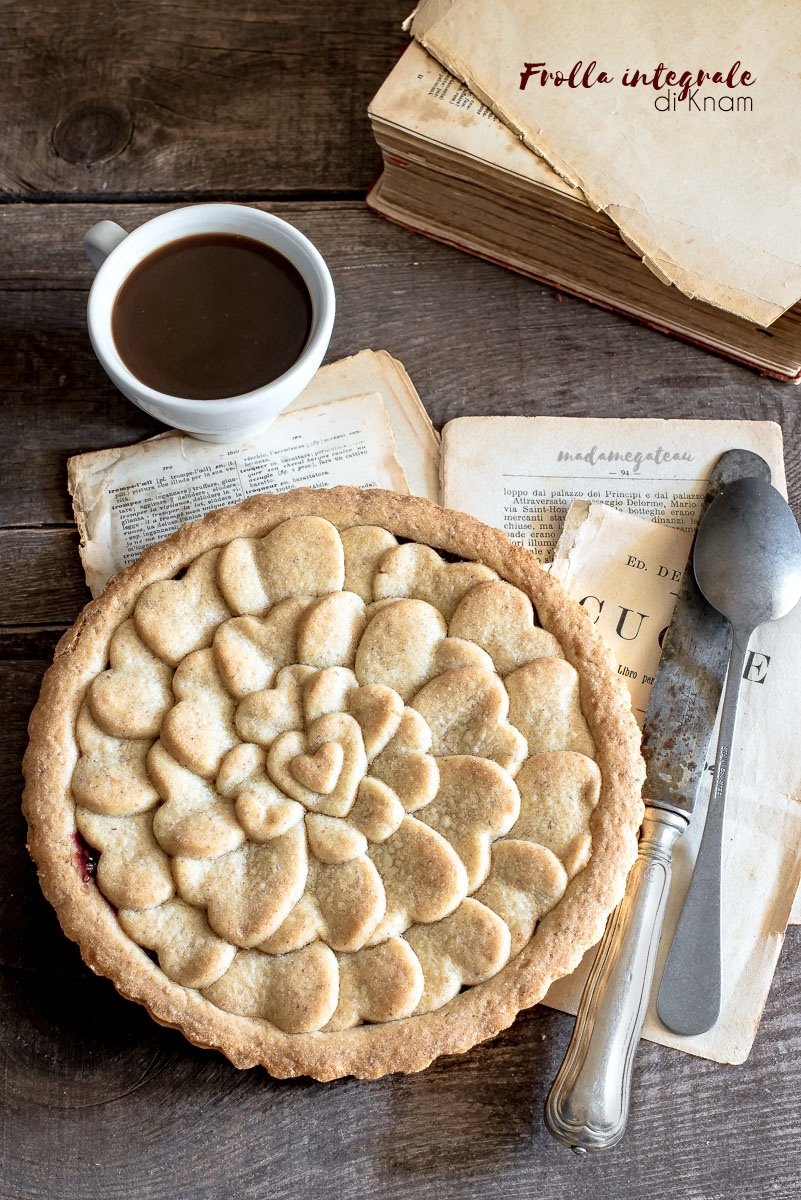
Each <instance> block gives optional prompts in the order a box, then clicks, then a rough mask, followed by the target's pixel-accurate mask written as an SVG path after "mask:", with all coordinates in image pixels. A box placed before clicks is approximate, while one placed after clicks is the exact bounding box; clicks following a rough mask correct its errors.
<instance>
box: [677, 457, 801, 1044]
mask: <svg viewBox="0 0 801 1200" xmlns="http://www.w3.org/2000/svg"><path fill="white" fill-rule="evenodd" d="M693 567H694V570H695V578H696V580H697V582H698V586H699V588H700V589H701V591H702V592H703V594H704V596H705V597H706V599H707V600H708V601H709V603H710V604H711V605H712V607H713V608H716V609H717V610H718V612H720V613H722V614H723V616H724V617H726V619H727V620H728V621H729V622H730V623H731V627H732V644H731V655H730V658H729V669H728V674H727V676H726V688H725V691H724V694H723V705H722V708H721V713H720V731H719V734H718V747H717V754H716V757H715V774H714V778H713V781H712V791H711V793H710V797H709V808H708V810H707V817H706V824H705V826H704V833H703V837H702V839H701V845H700V847H699V850H698V858H697V859H696V863H695V870H694V872H693V877H692V881H691V883H690V888H689V890H688V892H687V898H686V900H685V901H684V908H683V909H682V913H681V917H680V919H679V923H678V925H677V927H676V932H675V934H674V938H673V945H672V947H671V950H670V954H669V956H668V960H667V963H666V965H665V969H664V972H663V974H662V982H661V984H660V988H659V998H658V1001H657V1012H658V1013H659V1017H660V1020H661V1021H662V1022H663V1023H664V1024H665V1025H667V1027H668V1029H672V1030H673V1031H674V1032H675V1033H680V1034H684V1035H686V1036H688V1037H689V1036H691V1035H693V1034H696V1033H706V1031H707V1030H708V1029H711V1028H712V1026H713V1025H714V1024H715V1022H716V1021H717V1019H718V1017H719V1015H720V866H721V845H722V835H723V812H724V805H725V801H726V786H727V783H728V777H729V766H730V763H731V753H732V741H733V738H734V728H735V722H736V719H737V701H738V699H739V693H740V681H741V679H742V675H743V671H744V669H745V661H746V655H747V653H748V643H749V641H750V639H751V634H752V633H753V632H754V630H755V629H757V628H758V627H759V626H760V625H763V624H764V623H765V622H766V621H775V620H777V619H778V618H779V617H783V616H785V615H786V614H787V613H789V612H790V611H791V609H793V608H795V606H796V604H797V603H798V601H799V599H801V533H800V532H799V529H798V525H797V524H796V521H795V518H794V516H793V514H792V512H791V511H790V507H789V505H788V504H787V502H786V501H785V500H784V499H783V497H782V496H781V495H780V494H779V492H777V491H776V489H775V488H773V487H771V485H770V484H769V483H766V482H765V481H764V480H762V479H738V480H735V481H734V482H733V483H730V484H729V485H728V486H727V487H725V488H724V489H723V491H722V492H721V494H720V495H719V496H718V498H717V499H716V500H714V501H713V502H712V504H710V506H709V508H708V509H707V511H706V515H705V516H704V518H703V520H702V522H701V524H700V526H699V528H698V534H697V536H696V540H695V553H694V556H693Z"/></svg>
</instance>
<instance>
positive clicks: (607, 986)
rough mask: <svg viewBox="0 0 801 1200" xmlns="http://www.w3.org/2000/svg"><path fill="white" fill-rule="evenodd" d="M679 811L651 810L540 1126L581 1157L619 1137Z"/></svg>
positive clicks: (680, 825) (679, 828) (683, 823)
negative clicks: (543, 1124) (543, 1122)
mask: <svg viewBox="0 0 801 1200" xmlns="http://www.w3.org/2000/svg"><path fill="white" fill-rule="evenodd" d="M686 828H687V820H686V818H685V817H683V816H680V815H679V814H678V813H674V812H669V811H668V810H666V809H660V808H655V807H653V806H652V805H649V806H648V807H647V808H646V810H645V819H644V821H643V825H642V833H641V835H640V844H639V853H638V855H637V859H636V862H635V863H634V866H633V867H632V869H631V872H630V874H629V878H628V882H627V884H626V894H625V895H624V897H623V899H622V900H621V902H620V904H619V905H618V906H617V908H616V909H615V911H614V912H613V913H612V915H611V917H610V918H609V921H608V923H607V926H606V931H605V933H604V936H603V938H602V939H601V942H600V943H599V946H598V953H597V954H596V956H595V962H594V963H593V965H592V968H591V970H590V973H589V975H588V977H587V982H586V984H585V985H584V992H583V993H582V997H581V1003H580V1005H579V1010H578V1015H577V1016H576V1024H575V1028H574V1030H573V1036H572V1038H571V1039H570V1045H569V1046H568V1048H567V1053H566V1054H565V1059H564V1062H563V1063H562V1066H561V1067H560V1068H559V1071H558V1073H557V1076H556V1079H555V1080H554V1082H553V1086H552V1087H551V1090H550V1092H549V1094H548V1099H547V1101H546V1104H545V1124H546V1125H547V1127H548V1129H549V1130H550V1132H551V1133H552V1134H553V1136H554V1137H555V1138H557V1139H558V1141H560V1142H562V1143H563V1144H564V1145H565V1146H569V1147H570V1149H571V1150H575V1151H576V1153H578V1154H585V1153H586V1152H587V1151H588V1150H606V1149H609V1148H610V1147H612V1146H614V1145H616V1143H617V1142H619V1141H620V1139H621V1137H622V1136H623V1131H624V1130H625V1128H626V1121H627V1119H628V1113H629V1096H630V1092H631V1066H632V1061H633V1059H634V1051H635V1050H636V1048H637V1042H638V1041H639V1038H640V1031H641V1029H642V1024H643V1021H644V1020H645V1012H646V1009H647V1007H648V1000H649V998H650V995H651V984H652V982H653V975H654V963H655V961H656V951H657V948H658V946H659V937H660V934H661V932H662V922H663V920H664V917H665V906H666V903H667V896H668V891H669V888H670V875H671V855H672V851H673V843H674V842H675V841H676V838H677V837H679V836H680V835H681V834H682V833H683V832H684V831H685V829H686Z"/></svg>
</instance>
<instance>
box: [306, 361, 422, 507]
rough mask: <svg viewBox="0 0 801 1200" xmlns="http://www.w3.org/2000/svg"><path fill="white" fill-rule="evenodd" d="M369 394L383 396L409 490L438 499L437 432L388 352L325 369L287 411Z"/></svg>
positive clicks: (405, 373)
mask: <svg viewBox="0 0 801 1200" xmlns="http://www.w3.org/2000/svg"><path fill="white" fill-rule="evenodd" d="M367 392H377V393H378V394H379V395H380V397H381V400H382V403H383V405H384V409H385V411H386V414H387V419H388V421H389V425H390V428H391V430H392V436H393V439H394V442H395V453H396V456H397V459H398V462H399V463H400V465H401V467H402V468H403V472H404V474H405V476H406V479H407V480H408V483H409V490H410V491H411V493H412V494H413V495H414V496H425V497H426V498H427V499H428V500H435V501H436V500H439V434H437V432H436V431H435V429H434V426H433V425H432V424H431V418H430V417H429V415H428V413H427V412H426V410H425V408H424V406H423V403H422V401H421V400H420V397H419V396H418V394H417V391H416V390H415V387H414V384H413V383H412V381H411V379H410V378H409V375H408V374H407V372H406V370H405V368H404V366H403V364H402V363H400V362H399V361H398V360H397V358H393V357H392V355H391V354H388V353H387V351H386V350H361V351H360V352H359V353H358V354H354V355H352V356H351V357H350V358H341V359H339V360H338V361H337V362H333V363H329V364H328V365H327V366H325V367H321V368H320V370H319V371H318V372H317V374H316V375H315V376H314V378H313V379H312V381H311V383H310V384H309V385H308V387H307V388H306V389H305V390H304V391H303V392H301V394H300V396H299V397H298V398H297V400H295V401H293V403H292V404H290V406H289V408H287V410H286V412H287V413H292V412H298V411H299V410H300V409H302V408H310V407H313V406H314V405H317V404H328V403H329V402H330V401H332V400H345V399H347V398H348V397H349V396H360V395H364V394H365V393H367ZM350 482H355V481H354V480H351V481H350Z"/></svg>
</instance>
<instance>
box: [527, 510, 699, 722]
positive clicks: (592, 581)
mask: <svg viewBox="0 0 801 1200" xmlns="http://www.w3.org/2000/svg"><path fill="white" fill-rule="evenodd" d="M691 545H692V534H691V533H688V532H687V531H686V530H683V529H674V528H673V527H672V526H670V525H656V524H654V522H652V521H643V520H642V519H641V518H640V517H632V516H629V515H628V514H627V513H622V512H618V510H617V509H615V508H610V507H609V506H608V505H606V504H590V503H589V502H587V501H584V500H574V501H573V503H572V504H571V505H570V508H569V509H568V512H567V517H566V518H565V525H564V529H563V530H562V536H561V537H560V538H559V541H558V543H557V546H556V553H555V554H554V560H553V566H552V568H551V574H552V575H555V576H556V577H557V579H559V580H560V582H561V583H563V584H564V586H565V588H566V589H567V591H568V592H569V593H570V595H571V596H574V597H575V598H576V599H577V600H579V601H580V603H581V604H582V605H583V606H584V608H585V610H586V611H587V612H588V613H589V614H590V616H591V617H592V621H593V624H594V625H595V628H596V630H597V631H598V632H599V633H600V634H601V636H602V637H603V639H604V641H606V642H607V643H608V645H609V646H611V647H612V651H613V653H614V655H615V658H616V660H617V669H618V674H619V675H621V677H622V678H623V679H625V681H626V684H627V686H628V689H629V692H630V693H631V703H632V707H633V709H634V715H635V717H636V718H637V721H638V722H639V724H640V725H642V723H643V721H644V720H645V713H646V710H647V708H648V699H649V697H650V695H651V687H652V685H653V682H654V677H655V675H656V672H657V669H658V667H659V660H660V658H661V657H662V638H663V636H664V633H665V631H666V629H667V627H668V626H669V625H670V621H671V618H672V616H673V609H674V608H675V606H676V599H677V596H678V592H679V588H680V586H681V579H682V575H683V574H684V568H685V566H686V563H687V556H688V554H689V553H690V546H691Z"/></svg>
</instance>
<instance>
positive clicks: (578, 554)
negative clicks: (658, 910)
mask: <svg viewBox="0 0 801 1200" xmlns="http://www.w3.org/2000/svg"><path fill="white" fill-rule="evenodd" d="M690 540H691V539H690V537H689V535H687V534H682V533H679V532H677V531H676V530H673V529H666V528H665V527H663V526H657V525H653V524H651V523H650V522H646V521H642V520H640V519H639V518H637V517H630V516H625V515H623V514H622V513H620V512H617V511H615V510H613V509H610V508H608V507H606V506H605V505H598V504H593V505H584V504H580V503H579V504H577V505H574V506H572V508H571V512H570V514H569V517H568V522H567V523H566V530H565V533H564V534H563V536H562V538H561V539H560V542H559V546H558V547H557V552H556V556H555V559H554V566H553V571H554V574H556V575H558V576H559V578H560V579H561V580H562V582H563V583H564V584H565V586H566V588H567V590H568V591H569V592H570V593H571V594H572V595H573V596H574V597H575V598H576V599H578V600H582V601H583V602H584V603H585V604H586V605H587V608H588V611H590V612H594V611H595V610H596V609H597V608H598V603H597V602H596V601H595V600H594V598H595V597H600V598H601V599H602V601H603V605H604V608H603V610H602V611H601V613H600V614H599V617H598V620H597V628H599V630H600V631H601V632H602V633H603V635H604V636H605V637H606V638H607V640H608V641H609V644H610V646H611V647H612V649H613V652H614V654H615V655H616V657H617V660H618V663H619V668H618V669H619V670H620V668H621V667H622V668H623V670H621V674H622V675H623V676H624V678H625V679H626V683H627V684H628V685H629V689H630V691H631V695H632V702H633V704H634V707H635V709H638V708H641V705H642V703H643V701H644V700H645V699H646V695H645V689H644V688H643V685H642V678H643V675H646V674H647V676H648V677H649V678H650V677H651V676H652V675H653V674H655V660H656V662H658V658H659V653H658V646H657V648H656V649H657V653H656V655H655V654H654V644H653V640H652V639H651V638H650V637H648V636H647V632H646V629H647V623H648V620H649V619H650V617H651V615H652V614H658V615H657V619H656V624H661V623H662V622H663V621H664V619H665V616H666V614H667V613H668V610H670V611H671V612H672V608H673V604H674V603H675V595H674V594H673V593H672V591H671V589H670V588H669V587H665V586H664V581H665V579H666V578H667V576H665V575H662V576H660V569H661V568H667V569H668V570H669V572H671V573H672V572H675V573H677V574H678V576H679V581H680V579H681V574H682V571H683V567H684V562H685V560H686V558H687V554H688V552H689V544H690ZM671 542H672V544H671ZM668 558H670V564H669V565H668V563H667V559H668ZM673 586H674V588H675V587H677V586H678V585H677V583H674V585H673ZM588 595H589V596H590V600H589V601H587V600H586V597H587V596H588ZM610 609H611V610H612V612H613V613H617V612H620V611H623V610H626V611H627V612H629V613H633V614H637V613H641V614H643V613H644V614H648V616H647V617H646V618H645V620H644V626H641V627H640V629H639V633H638V636H636V637H635V638H633V639H631V640H629V641H623V640H622V639H621V638H620V637H619V636H618V635H617V630H616V628H615V624H616V622H615V621H614V619H613V620H612V621H610V620H608V619H606V620H605V621H604V616H605V614H606V613H607V612H608V610H610ZM629 625H630V627H631V629H634V628H635V626H636V625H637V620H636V618H635V619H634V621H633V622H632V621H629ZM618 628H619V626H618ZM799 645H801V611H798V610H797V611H796V612H794V613H791V614H790V616H789V617H786V618H785V619H784V620H782V621H779V622H776V623H774V624H772V625H767V626H763V627H762V628H760V629H759V630H757V632H756V634H755V635H754V637H753V638H752V642H751V647H750V654H749V658H748V661H747V663H746V669H745V672H744V677H743V684H742V688H741V693H740V715H739V719H738V726H737V738H736V747H735V753H734V754H733V755H732V760H731V769H730V774H729V790H728V798H727V802H726V825H725V829H724V855H723V873H722V910H723V921H722V947H721V956H722V963H723V977H722V1005H721V1016H720V1020H719V1021H718V1023H717V1024H716V1025H715V1027H714V1028H713V1029H711V1030H710V1031H709V1032H708V1033H705V1034H701V1035H699V1036H697V1037H692V1038H684V1037H678V1036H677V1035H675V1034H673V1033H671V1032H670V1031H669V1030H667V1029H666V1028H665V1027H664V1026H663V1025H662V1023H661V1021H660V1020H659V1018H658V1017H657V1015H656V994H657V991H658V986H659V977H660V974H661V971H662V968H663V966H664V962H665V959H666V957H667V953H668V951H669V949H670V944H671V941H672V938H673V934H674V932H675V928H676V923H677V921H678V918H679V915H680V913H681V907H682V904H683V901H684V895H685V893H686V891H687V887H688V884H689V880H690V876H691V872H692V866H693V863H694V862H695V857H696V855H697V852H698V846H699V844H700V840H701V834H702V832H703V825H704V819H705V815H706V806H707V802H708V799H709V790H710V786H711V774H712V767H713V762H714V753H713V751H714V745H715V741H716V737H715V739H714V740H713V742H712V746H711V748H710V761H709V762H708V763H707V767H706V771H705V776H704V783H703V784H702V787H701V792H700V795H699V796H698V800H697V806H696V809H695V812H694V813H693V818H692V820H691V822H690V825H689V827H688V829H687V832H686V833H685V834H684V835H683V837H681V838H680V839H679V841H678V842H677V843H676V846H675V849H674V852H673V865H674V872H673V882H672V886H671V891H670V896H669V898H668V908H667V914H666V917H665V926H664V932H663V935H662V941H661V944H660V948H659V953H658V958H657V967H656V976H655V979H656V984H655V988H654V992H653V995H652V999H651V1005H650V1008H649V1012H648V1015H647V1017H646V1022H645V1026H644V1029H643V1036H644V1037H646V1038H648V1040H649V1041H654V1042H659V1043H660V1044H661V1045H665V1046H672V1047H674V1048H675V1049H678V1050H684V1051H686V1052H687V1053H690V1054H697V1055H699V1056H701V1057H703V1058H711V1059H714V1060H716V1061H718V1062H728V1063H739V1062H743V1061H744V1059H745V1058H746V1057H747V1056H748V1053H749V1052H750V1050H751V1046H752V1045H753V1041H754V1038H755V1036H756V1033H757V1029H758V1027H759V1021H760V1018H761V1016H762V1010H763V1008H764V1005H765V1001H766V999H767V995H768V991H769V989H770V984H771V980H772V978H773V973H774V971H775V968H776V961H777V959H778V955H779V951H780V950H781V946H782V941H783V938H784V930H785V927H786V925H787V923H788V918H789V916H790V908H791V904H792V900H793V896H794V895H795V893H796V889H797V888H798V884H799V880H801V760H799V756H798V755H797V753H795V743H796V740H797V728H796V725H797V722H796V699H795V697H796V696H797V673H798V647H799ZM647 690H648V691H650V687H649V688H648V689H647ZM637 715H638V716H639V717H640V721H641V722H642V719H643V717H644V713H642V712H641V711H640V712H638V714H637ZM592 958H593V952H592V951H590V952H589V953H588V954H587V955H586V956H585V960H584V962H583V963H582V965H581V967H580V968H579V970H578V971H577V972H575V973H574V974H573V975H571V976H570V977H569V978H567V979H563V980H560V981H558V982H557V983H556V984H555V985H554V986H553V987H552V988H551V990H550V992H549V993H548V996H547V997H546V999H545V1003H546V1004H549V1005H551V1006H552V1007H554V1008H558V1009H561V1010H562V1011H563V1012H575V1011H576V1008H577V1006H578V1002H579V1000H580V998H581V991H582V988H583V986H584V981H585V979H586V974H587V970H588V969H589V965H590V963H591V961H592Z"/></svg>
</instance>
